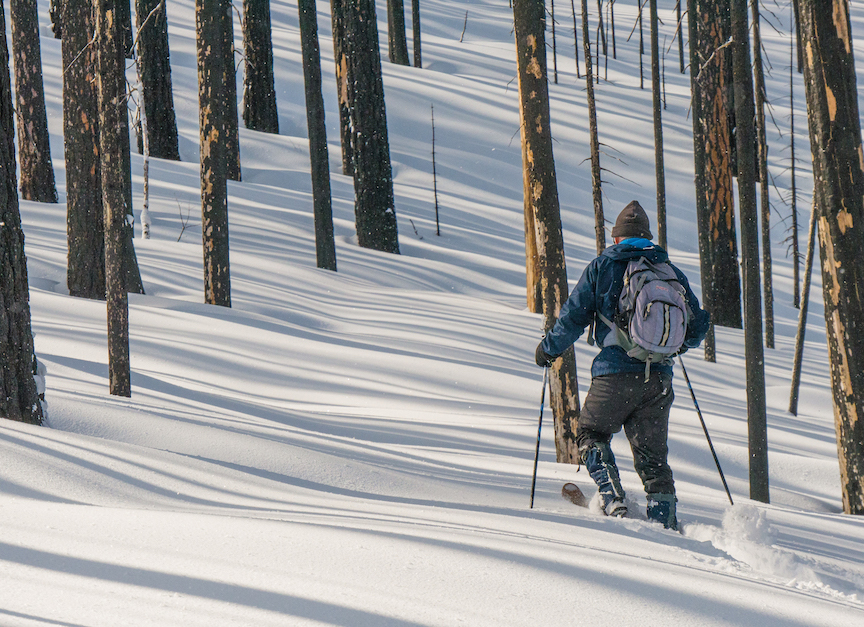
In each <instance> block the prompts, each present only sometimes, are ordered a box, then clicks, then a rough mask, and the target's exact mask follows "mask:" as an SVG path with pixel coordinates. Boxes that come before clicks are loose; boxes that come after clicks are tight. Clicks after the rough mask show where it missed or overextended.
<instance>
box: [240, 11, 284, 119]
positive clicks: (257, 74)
mask: <svg viewBox="0 0 864 627" xmlns="http://www.w3.org/2000/svg"><path fill="white" fill-rule="evenodd" d="M243 52H244V55H245V57H246V73H245V75H244V78H243V122H244V123H245V124H246V128H249V129H252V130H253V131H264V132H265V133H279V113H278V111H277V109H276V87H275V82H274V78H273V36H272V29H271V27H270V0H243Z"/></svg>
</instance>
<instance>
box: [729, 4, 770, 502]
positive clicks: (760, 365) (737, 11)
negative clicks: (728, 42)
mask: <svg viewBox="0 0 864 627" xmlns="http://www.w3.org/2000/svg"><path fill="white" fill-rule="evenodd" d="M730 13H731V18H732V72H733V75H734V83H735V120H736V122H737V127H736V129H735V138H736V142H737V145H738V202H739V206H740V213H741V215H740V218H741V256H742V266H743V272H744V360H745V363H746V367H747V428H748V443H749V452H750V498H752V499H753V500H755V501H762V502H763V503H767V502H768V501H769V491H768V421H767V412H766V406H765V363H764V350H763V348H762V302H761V293H760V289H759V214H758V211H757V208H756V162H755V154H754V151H753V146H754V145H755V141H756V134H755V129H754V118H755V109H754V104H753V72H752V69H751V67H752V66H751V65H750V41H749V34H748V24H747V0H732V4H731V12H730Z"/></svg>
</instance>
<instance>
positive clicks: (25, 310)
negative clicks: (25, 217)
mask: <svg viewBox="0 0 864 627" xmlns="http://www.w3.org/2000/svg"><path fill="white" fill-rule="evenodd" d="M0 8H2V6H0ZM13 116H14V113H13V108H12V88H11V81H10V78H9V51H8V48H7V44H6V16H5V13H4V11H0V224H2V225H3V228H0V268H3V272H0V417H2V418H8V419H10V420H17V421H20V422H27V423H31V424H37V425H38V424H41V423H42V418H43V413H42V411H43V410H42V403H41V402H40V399H39V390H38V388H37V387H36V381H35V380H34V375H36V356H35V353H34V352H33V331H32V329H31V326H30V302H29V300H30V287H29V285H28V282H27V258H26V257H25V255H24V231H23V230H22V229H21V213H20V211H19V209H18V192H17V190H16V189H15V185H16V181H15V124H14V121H13Z"/></svg>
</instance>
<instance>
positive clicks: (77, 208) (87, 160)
mask: <svg viewBox="0 0 864 627" xmlns="http://www.w3.org/2000/svg"><path fill="white" fill-rule="evenodd" d="M62 10H63V14H62V22H63V26H64V28H63V42H62V48H63V68H64V72H63V127H64V128H63V139H64V145H65V154H66V211H67V222H66V235H67V240H68V255H69V256H68V264H67V276H66V283H67V286H68V288H69V293H70V294H71V295H72V296H81V297H84V298H96V299H103V298H105V241H104V233H105V229H104V226H103V225H104V217H103V212H102V179H101V176H102V174H101V170H100V163H99V121H98V102H97V93H96V49H95V48H94V47H93V46H92V45H90V39H91V38H92V36H93V33H94V30H95V22H94V19H93V4H92V2H91V1H90V0H67V1H66V2H64V3H63V6H62Z"/></svg>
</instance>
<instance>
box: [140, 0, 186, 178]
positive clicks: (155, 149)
mask: <svg viewBox="0 0 864 627" xmlns="http://www.w3.org/2000/svg"><path fill="white" fill-rule="evenodd" d="M135 12H136V15H137V24H138V29H139V34H138V63H139V67H140V70H141V88H142V92H143V101H144V116H145V117H146V118H147V131H146V132H147V142H148V146H149V150H150V156H151V157H157V158H159V159H170V160H172V161H180V149H179V146H178V139H177V117H176V115H175V113H174V95H173V92H172V84H171V60H170V51H169V48H168V14H167V8H166V3H165V0H136V3H135Z"/></svg>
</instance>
